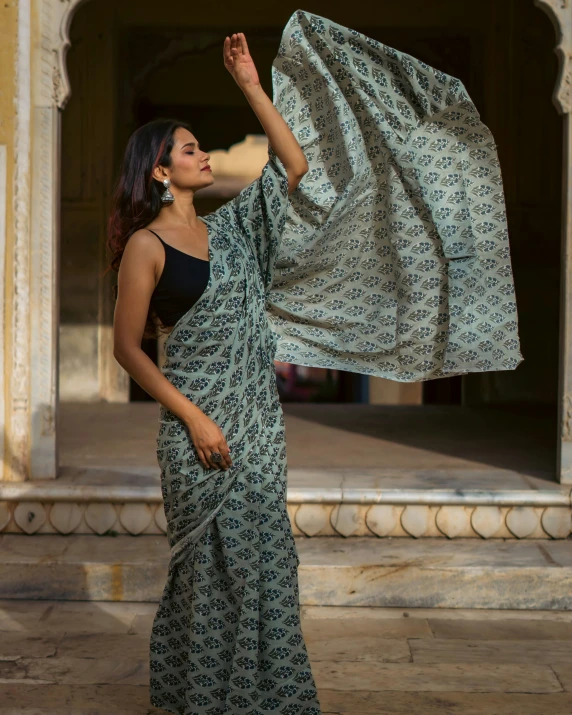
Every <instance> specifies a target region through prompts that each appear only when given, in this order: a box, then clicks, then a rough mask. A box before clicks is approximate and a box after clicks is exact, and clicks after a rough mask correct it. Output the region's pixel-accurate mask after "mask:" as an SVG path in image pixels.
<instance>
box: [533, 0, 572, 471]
mask: <svg viewBox="0 0 572 715" xmlns="http://www.w3.org/2000/svg"><path fill="white" fill-rule="evenodd" d="M534 4H535V5H536V6H537V7H539V8H542V10H544V11H545V12H546V13H547V14H548V16H549V17H550V19H551V20H552V23H553V25H554V29H555V31H556V36H557V40H558V45H557V47H556V49H555V52H556V54H557V55H558V59H559V61H560V71H559V74H558V80H557V83H556V87H555V89H554V93H553V95H552V101H553V102H554V105H555V107H556V109H557V110H558V112H559V113H560V114H562V115H563V120H564V122H563V124H564V141H563V151H562V250H561V262H560V349H559V352H560V364H559V371H558V435H557V461H556V472H557V476H558V479H559V481H560V482H561V483H562V484H572V156H571V149H572V123H571V121H570V111H571V109H572V94H571V90H572V87H571V83H572V62H571V60H572V2H571V0H534Z"/></svg>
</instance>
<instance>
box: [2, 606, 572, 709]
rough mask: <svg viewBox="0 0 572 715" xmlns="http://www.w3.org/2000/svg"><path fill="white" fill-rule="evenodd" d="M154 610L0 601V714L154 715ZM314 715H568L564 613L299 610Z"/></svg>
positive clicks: (569, 639)
mask: <svg viewBox="0 0 572 715" xmlns="http://www.w3.org/2000/svg"><path fill="white" fill-rule="evenodd" d="M155 610H156V605H155V604H153V603H134V602H131V603H125V602H124V603H114V602H87V601H23V600H17V601H16V600H14V601H12V600H3V601H0V715H16V714H17V715H135V714H137V715H160V714H161V713H164V712H165V711H163V710H157V709H154V708H151V707H150V706H149V705H148V689H147V683H148V676H149V673H148V666H147V657H148V638H149V632H150V628H151V623H152V619H153V615H154V613H155ZM302 619H303V628H304V633H305V636H306V641H307V644H308V650H309V653H310V658H311V661H312V667H313V670H314V673H315V677H316V683H317V686H318V690H319V693H320V702H321V705H322V711H323V715H411V714H412V713H414V714H415V715H436V714H437V713H439V714H440V715H441V714H446V715H461V713H462V715H474V714H476V713H482V714H484V713H487V714H488V715H491V714H492V715H509V714H510V715H569V714H570V713H571V712H572V612H563V611H500V610H496V611H492V610H491V611H485V610H446V609H409V610H407V611H404V610H402V609H398V608H395V609H388V608H377V609H376V608H365V607H362V608H339V607H310V606H308V607H304V608H303V609H302Z"/></svg>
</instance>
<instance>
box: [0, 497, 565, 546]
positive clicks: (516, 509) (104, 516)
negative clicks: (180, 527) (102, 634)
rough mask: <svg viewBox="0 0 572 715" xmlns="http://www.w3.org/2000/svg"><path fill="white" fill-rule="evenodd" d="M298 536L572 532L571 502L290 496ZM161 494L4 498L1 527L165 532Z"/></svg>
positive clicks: (559, 535)
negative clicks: (467, 502)
mask: <svg viewBox="0 0 572 715" xmlns="http://www.w3.org/2000/svg"><path fill="white" fill-rule="evenodd" d="M287 508H288V514H289V517H290V521H291V523H292V531H293V533H294V536H309V537H311V536H335V537H339V536H343V537H350V536H371V537H378V538H383V537H386V536H400V537H406V538H407V537H413V538H416V539H418V538H423V537H425V538H426V537H444V538H449V539H454V538H465V539H466V538H481V539H490V538H494V539H527V538H528V539H567V538H568V537H569V535H570V533H571V531H572V508H571V507H570V506H546V507H544V506H519V505H503V506H496V505H492V504H489V505H464V506H460V505H452V504H389V503H387V504H386V503H384V504H363V503H346V502H344V503H309V502H306V503H303V504H296V503H291V502H289V503H288V507H287ZM166 530H167V526H166V521H165V514H164V509H163V504H162V503H161V502H160V495H159V496H158V497H157V499H156V500H149V499H146V500H141V501H136V500H134V499H129V500H118V501H113V500H108V501H91V502H90V501H80V500H79V499H77V500H76V501H70V500H59V501H58V500H55V499H52V500H49V501H44V500H34V499H33V496H30V497H28V498H25V497H24V498H22V499H21V500H14V501H0V533H18V534H21V533H26V534H36V533H38V534H99V535H102V534H104V533H110V532H115V533H118V534H131V535H137V534H164V533H166Z"/></svg>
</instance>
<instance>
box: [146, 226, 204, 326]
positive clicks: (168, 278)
mask: <svg viewBox="0 0 572 715" xmlns="http://www.w3.org/2000/svg"><path fill="white" fill-rule="evenodd" d="M148 230H149V231H151V233H155V231H153V230H152V229H148ZM155 236H157V238H158V239H159V240H160V241H161V243H162V244H163V246H164V247H165V265H164V266H163V272H162V273H161V277H160V278H159V281H158V283H157V285H156V286H155V290H154V291H153V293H152V294H151V307H152V308H154V309H155V312H156V313H157V315H158V317H159V319H160V320H161V322H162V323H163V325H165V326H168V327H172V326H173V325H175V323H176V322H177V321H178V320H180V318H182V317H183V315H185V313H186V312H187V311H189V310H190V309H191V308H192V306H193V305H194V304H195V303H196V302H197V301H198V300H199V298H200V297H201V295H202V294H203V293H204V291H205V288H206V287H207V284H208V282H209V273H210V261H206V260H205V259H203V258H197V257H196V256H191V255H189V254H188V253H185V252H184V251H180V250H179V249H178V248H175V247H174V246H170V245H169V244H168V243H165V241H163V239H162V238H161V236H159V234H157V233H155Z"/></svg>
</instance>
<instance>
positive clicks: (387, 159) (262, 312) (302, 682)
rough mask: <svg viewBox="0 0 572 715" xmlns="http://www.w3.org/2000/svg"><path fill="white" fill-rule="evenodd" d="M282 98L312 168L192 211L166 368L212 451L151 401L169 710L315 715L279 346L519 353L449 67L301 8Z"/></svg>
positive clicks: (468, 358)
mask: <svg viewBox="0 0 572 715" xmlns="http://www.w3.org/2000/svg"><path fill="white" fill-rule="evenodd" d="M273 84H274V99H273V101H274V103H275V106H276V107H277V108H278V109H279V111H280V112H281V114H282V116H284V118H285V119H286V120H287V121H288V123H289V125H290V127H291V128H292V130H293V132H294V134H295V136H296V138H297V139H298V141H299V143H300V145H301V146H302V148H303V150H304V152H305V154H306V157H307V159H308V163H309V166H310V170H309V172H308V173H307V174H306V176H305V177H304V179H303V181H302V182H301V183H300V184H299V186H298V188H297V189H296V190H295V191H294V192H293V193H292V194H291V195H290V196H289V195H288V180H287V177H286V171H285V168H284V166H283V165H282V163H281V162H280V160H279V159H278V157H277V156H276V155H275V153H274V151H273V150H272V148H271V147H270V148H269V161H268V163H267V164H266V165H265V167H264V169H263V171H262V175H261V176H260V177H259V178H258V179H257V180H256V181H254V182H252V183H251V184H250V185H249V186H247V187H246V188H245V189H243V190H242V191H241V192H240V194H239V195H238V196H237V197H236V198H234V199H232V200H231V201H228V202H227V203H225V204H224V205H223V206H221V207H220V208H219V209H218V210H217V211H215V212H213V213H211V214H208V215H207V216H205V217H203V219H202V220H204V221H205V223H206V225H207V228H208V234H209V258H210V262H211V263H210V269H211V270H210V277H209V282H208V285H207V288H206V290H205V292H204V293H203V295H202V296H201V298H200V299H199V300H198V302H197V303H195V305H193V306H192V308H191V309H190V310H189V311H188V312H187V313H186V314H185V315H184V316H183V317H182V318H181V319H180V320H179V321H178V322H177V324H176V325H175V327H174V328H173V330H172V332H171V333H170V334H169V336H168V337H167V339H166V341H165V361H164V363H163V366H162V368H161V369H162V371H163V374H164V375H165V376H166V377H167V379H168V380H170V382H171V383H172V384H173V385H175V386H176V387H177V388H178V389H179V390H181V392H182V393H183V394H184V395H185V396H186V397H187V398H188V399H190V400H192V401H193V402H194V403H195V404H196V405H197V406H198V407H200V409H201V410H202V411H203V412H204V413H205V414H207V415H208V416H209V417H210V418H211V419H213V420H214V421H215V422H216V423H217V424H218V425H219V426H220V427H221V429H222V431H223V433H224V435H225V437H226V440H227V442H228V444H229V447H230V450H231V455H232V459H233V466H232V467H231V468H230V469H229V470H227V471H223V470H218V469H214V468H208V469H207V468H204V467H203V466H202V464H201V463H200V461H199V460H198V457H197V454H196V450H195V448H194V445H193V443H192V440H191V439H190V437H189V434H188V431H187V428H186V427H185V425H184V424H183V423H182V422H181V420H180V419H179V418H178V417H177V416H176V415H175V414H173V413H172V412H170V411H169V410H168V409H166V408H164V407H163V406H161V408H160V413H159V432H158V436H157V458H158V463H159V465H160V468H161V490H162V496H163V502H164V510H165V515H166V520H167V537H168V543H169V547H170V550H171V554H170V562H169V568H168V577H167V582H166V584H165V588H164V591H163V594H162V597H161V601H160V604H159V607H158V610H157V613H156V616H155V619H154V622H153V628H152V634H151V643H150V670H151V679H150V702H151V704H152V705H154V706H156V707H161V708H163V709H164V710H167V711H169V712H173V713H177V714H178V715H191V714H193V715H195V714H198V713H200V714H204V715H223V714H228V713H232V714H235V713H237V714H238V713H243V714H244V715H269V714H270V713H274V714H276V715H321V711H320V705H319V701H318V694H317V690H316V684H315V682H314V678H313V675H312V670H311V667H310V662H309V658H308V653H307V650H306V646H305V642H304V638H303V634H302V631H301V625H300V606H299V590H298V566H299V559H298V555H297V552H296V545H295V542H294V538H293V535H292V529H291V525H290V521H289V518H288V513H287V510H286V484H287V462H286V444H285V430H284V417H283V413H282V408H281V404H280V400H279V396H278V391H277V386H276V373H275V367H274V360H275V359H277V360H283V361H286V362H292V363H296V364H301V365H313V366H318V367H333V368H339V369H343V370H351V371H355V372H360V373H364V374H370V375H379V376H382V377H387V378H390V379H394V380H402V381H417V380H427V379H434V378H438V377H444V376H447V375H456V374H464V373H467V372H471V371H487V370H502V369H514V368H515V367H516V366H517V365H518V364H519V363H520V362H521V360H522V356H521V355H520V352H519V341H518V333H517V317H516V303H515V299H514V286H513V283H512V274H511V270H510V257H509V248H508V236H507V230H506V217H505V212H504V200H503V193H502V183H501V178H500V172H499V166H498V159H497V156H496V150H495V145H494V142H493V140H492V137H491V135H490V131H489V130H488V129H487V128H486V127H485V126H484V125H483V124H482V122H481V121H480V119H479V115H478V113H477V111H476V109H475V107H474V105H473V104H472V102H471V101H470V99H469V97H468V95H467V94H466V92H465V90H464V88H463V85H462V84H461V83H460V82H459V80H457V79H455V78H453V77H449V76H447V75H444V74H443V73H441V72H439V71H437V70H434V69H432V68H431V67H428V66H427V65H426V64H424V63H422V62H419V61H418V60H416V59H414V58H412V57H410V56H408V55H405V54H402V53H399V52H397V51H396V50H393V49H391V48H389V47H387V46H385V45H382V44H380V43H379V42H376V41H374V40H372V39H370V38H368V37H365V36H364V35H361V34H359V33H357V32H355V31H354V30H350V29H348V28H345V27H343V26H340V25H336V24H335V23H332V22H330V21H329V20H327V19H325V18H321V17H318V16H316V15H311V14H309V13H305V12H303V11H297V12H296V13H294V15H292V17H291V18H290V20H289V22H288V25H287V26H286V28H285V30H284V34H283V37H282V41H281V44H280V49H279V53H278V56H277V58H276V60H275V62H274V66H273Z"/></svg>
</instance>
